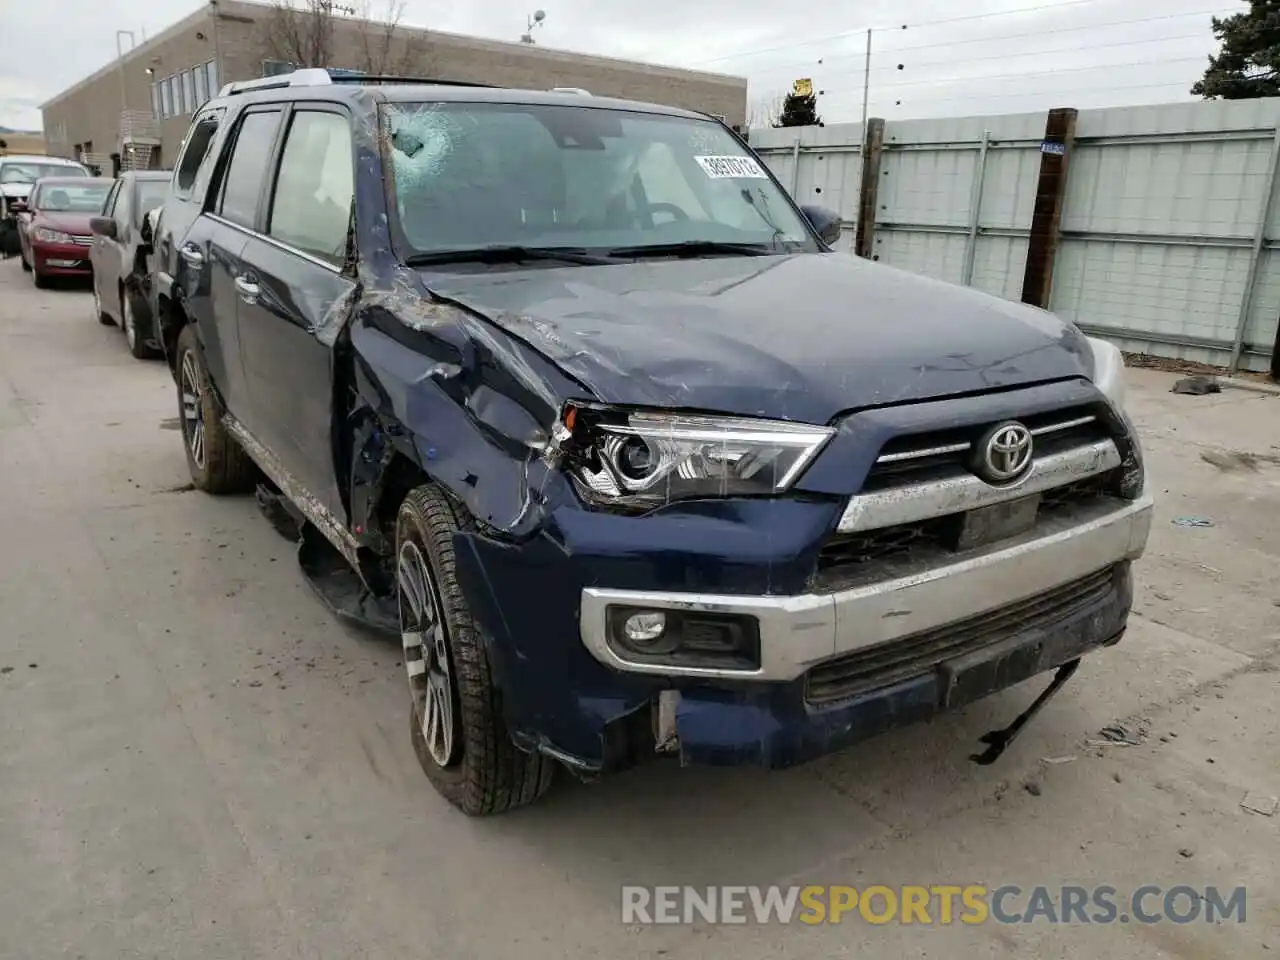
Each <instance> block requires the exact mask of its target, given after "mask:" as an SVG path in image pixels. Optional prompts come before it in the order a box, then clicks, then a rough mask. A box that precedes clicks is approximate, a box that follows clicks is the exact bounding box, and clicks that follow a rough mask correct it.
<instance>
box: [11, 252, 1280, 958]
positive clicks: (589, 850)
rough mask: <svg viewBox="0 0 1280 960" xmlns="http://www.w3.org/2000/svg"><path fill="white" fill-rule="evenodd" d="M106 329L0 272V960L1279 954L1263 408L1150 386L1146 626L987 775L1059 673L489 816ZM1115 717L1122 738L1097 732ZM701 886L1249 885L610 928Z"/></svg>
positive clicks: (1268, 480) (1135, 629)
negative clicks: (1038, 917)
mask: <svg viewBox="0 0 1280 960" xmlns="http://www.w3.org/2000/svg"><path fill="white" fill-rule="evenodd" d="M90 313H91V311H90V296H89V293H88V291H87V290H85V289H83V288H68V289H62V290H53V291H48V292H40V291H36V290H34V289H33V288H32V286H31V284H30V281H29V279H28V278H27V277H26V276H25V275H23V274H21V273H20V272H19V268H18V263H17V261H16V260H11V261H7V262H3V263H0V530H3V538H2V540H0V670H2V671H3V672H0V864H3V870H4V883H3V885H0V957H3V958H14V960H19V958H21V960H26V958H31V960H49V958H52V957H68V958H75V957H83V958H123V957H164V958H166V960H171V958H182V960H202V958H219V960H221V958H230V957H235V958H242V957H305V958H308V960H313V958H341V960H355V958H363V957H377V958H381V957H388V958H400V957H417V958H455V957H456V958H473V957H486V958H500V957H519V958H522V960H537V958H548V960H550V958H557V960H559V958H577V957H582V958H588V957H590V958H597V957H610V958H628V957H647V956H663V957H665V958H668V960H685V958H696V957H707V958H722V957H727V956H733V957H735V958H737V960H757V958H766V957H787V958H789V960H809V958H812V960H818V958H824V960H825V958H832V957H838V956H864V957H865V956H885V957H889V956H893V957H898V956H913V957H923V956H934V957H1006V956H1008V957H1014V956H1018V957H1025V956H1036V957H1039V958H1045V960H1047V958H1052V957H1068V956H1071V957H1080V956H1090V957H1095V958H1104V957H1114V958H1126V960H1140V958H1155V957H1185V958H1191V957H1196V958H1200V957H1230V958H1233V960H1241V958H1254V957H1259V958H1260V957H1280V884H1278V883H1277V874H1278V873H1280V868H1277V864H1278V863H1280V813H1277V814H1275V815H1273V816H1265V815H1262V814H1259V813H1254V812H1250V811H1248V810H1246V809H1244V808H1243V807H1242V806H1241V801H1242V799H1243V798H1244V797H1245V796H1246V794H1251V795H1252V796H1253V797H1254V798H1258V797H1262V798H1264V799H1265V798H1266V797H1274V796H1278V795H1280V761H1277V757H1278V756H1280V748H1278V747H1277V744H1278V743H1280V697H1278V696H1277V679H1278V677H1280V674H1277V672H1276V670H1277V663H1278V662H1280V661H1278V659H1277V651H1278V650H1280V574H1278V572H1277V570H1278V566H1277V565H1278V564H1280V465H1277V460H1278V459H1280V398H1278V397H1274V396H1267V395H1263V394H1256V393H1248V392H1242V391H1227V392H1224V393H1222V394H1219V395H1210V396H1202V397H1193V396H1179V395H1174V394H1171V393H1169V392H1168V391H1169V387H1170V385H1171V384H1172V383H1173V381H1174V380H1175V379H1176V376H1175V375H1173V374H1167V373H1162V372H1158V371H1150V370H1135V371H1131V374H1132V376H1131V380H1130V390H1131V401H1130V407H1131V411H1132V413H1133V415H1134V417H1135V419H1136V421H1137V423H1138V424H1139V426H1140V429H1141V433H1142V436H1143V439H1144V441H1145V445H1146V450H1147V457H1148V462H1149V470H1150V477H1149V483H1150V485H1151V487H1152V488H1153V489H1154V490H1155V492H1156V495H1157V498H1158V500H1157V515H1156V520H1155V526H1154V531H1153V534H1152V539H1151V543H1150V547H1149V552H1148V555H1147V557H1146V558H1145V559H1144V560H1143V561H1142V562H1141V564H1140V566H1139V569H1138V578H1139V581H1140V586H1139V593H1138V597H1137V601H1136V610H1135V615H1134V617H1133V620H1132V623H1131V627H1130V630H1129V633H1128V635H1127V637H1126V638H1125V639H1124V641H1123V642H1122V643H1121V644H1120V645H1119V646H1117V647H1115V648H1114V649H1111V650H1108V651H1104V652H1101V653H1098V654H1097V655H1094V656H1092V657H1090V658H1088V659H1087V660H1086V661H1085V663H1084V665H1083V666H1082V668H1081V670H1080V672H1079V673H1078V674H1077V676H1076V678H1075V679H1074V680H1073V681H1072V682H1071V684H1070V685H1069V687H1068V688H1067V689H1066V690H1065V691H1064V692H1063V694H1062V695H1061V696H1060V697H1059V698H1058V699H1056V700H1055V701H1053V702H1052V703H1051V704H1050V706H1049V707H1048V708H1047V709H1046V711H1045V713H1044V714H1043V715H1042V716H1041V717H1040V718H1039V719H1038V720H1036V721H1035V722H1034V723H1033V725H1032V726H1031V727H1030V728H1028V730H1027V732H1026V733H1025V734H1024V735H1023V737H1022V738H1021V739H1020V740H1019V741H1018V742H1017V743H1016V744H1015V745H1014V746H1013V747H1012V748H1011V749H1010V751H1009V753H1008V754H1006V755H1005V757H1003V758H1002V759H1001V760H1000V761H999V762H998V763H997V764H996V765H994V766H992V767H989V768H979V767H976V766H974V765H973V764H971V763H969V762H968V761H967V759H966V757H967V755H968V754H969V753H970V752H972V750H973V749H974V748H975V746H976V740H977V737H978V736H979V735H980V734H981V733H983V732H984V731H986V730H989V729H991V728H993V727H996V726H1002V725H1003V724H1004V723H1006V722H1008V721H1009V720H1010V719H1012V717H1013V716H1014V715H1015V714H1016V713H1017V712H1018V711H1019V710H1021V709H1022V708H1023V707H1025V706H1026V705H1027V704H1028V703H1029V702H1030V701H1031V700H1032V699H1033V698H1034V696H1035V695H1036V693H1037V692H1038V691H1039V689H1040V688H1041V686H1042V685H1043V681H1034V682H1031V683H1028V684H1024V685H1023V686H1021V687H1018V688H1015V689H1013V690H1010V691H1007V692H1005V693H1004V694H1002V695H999V696H996V697H993V698H989V699H988V700H985V701H983V702H981V703H979V704H976V705H974V706H972V707H970V708H968V709H965V710H963V711H960V712H957V713H954V714H951V715H948V716H946V717H943V718H941V719H939V720H938V721H936V722H934V723H931V724H928V725H923V726H919V727H915V728H912V729H909V730H903V731H899V732H897V733H894V734H891V735H888V736H885V737H883V738H880V739H878V740H875V741H872V742H869V743H866V744H864V745H862V746H860V747H858V748H856V749H853V750H850V751H847V752H845V753H842V754H840V755H838V756H834V757H831V758H829V759H827V760H824V761H821V762H818V763H814V764H811V765H808V766H805V767H801V768H798V769H795V770H791V771H787V772H784V773H775V774H764V773H760V772H756V771H751V770H741V771H725V770H701V769H683V770H682V769H679V768H678V767H672V766H655V767H651V768H646V769H642V770H639V771H635V772H633V773H629V774H625V775H622V776H620V777H618V778H615V779H612V780H610V781H607V782H605V783H601V784H598V785H594V786H584V785H579V784H575V783H572V782H562V784H561V785H560V786H558V787H557V788H556V789H555V790H554V791H553V792H552V793H551V795H550V796H548V797H547V798H546V800H545V801H544V802H542V803H541V804H539V805H537V806H535V807H533V808H531V809H528V810H524V811H521V812H518V813H516V814H513V815H510V816H506V817H501V818H497V819H492V820H486V821H472V820H468V819H466V818H464V817H462V816H461V815H459V814H457V813H455V812H454V811H453V810H452V809H450V808H449V807H447V805H446V804H445V803H444V802H443V801H442V800H440V799H439V798H438V797H437V796H436V795H435V794H434V793H433V792H432V790H431V789H430V788H429V786H428V785H427V782H426V780H425V778H424V777H423V776H422V774H421V772H420V770H419V768H418V765H417V762H416V760H415V759H414V756H413V752H412V749H411V747H410V743H409V737H408V729H407V726H408V723H407V709H408V707H407V697H406V695H405V691H404V689H403V685H404V679H403V673H402V668H401V667H400V666H399V665H398V659H399V655H400V654H399V650H398V649H396V646H395V645H394V644H392V645H388V644H386V643H384V642H382V641H379V640H376V639H371V638H369V637H367V636H365V635H363V634H360V633H358V632H355V631H353V630H350V629H347V628H345V627H343V626H341V625H339V624H338V623H336V622H334V620H332V619H331V618H330V617H329V616H328V614H327V613H326V612H325V610H324V608H323V607H322V606H321V605H320V604H319V603H318V602H317V601H316V600H315V598H314V597H313V596H312V595H311V594H310V592H309V590H308V588H307V587H306V585H305V583H304V582H303V580H302V578H301V576H300V574H299V573H298V571H297V568H296V564H295V560H294V556H293V552H292V550H291V549H290V546H289V544H287V543H286V542H284V541H283V540H282V539H281V538H280V537H279V536H278V535H277V534H276V533H275V532H274V531H273V530H272V529H271V528H270V527H269V526H268V525H267V523H266V522H265V521H264V520H263V519H262V518H261V517H260V515H259V514H258V512H257V510H256V508H255V506H254V503H253V501H252V499H251V498H231V499H215V498H211V497H207V496H204V495H202V494H199V493H194V492H190V491H189V490H187V489H186V487H185V484H186V483H187V476H186V466H185V463H184V460H183V455H182V449H181V446H180V439H179V433H178V432H177V421H176V415H177V405H176V401H175V396H174V387H173V384H172V381H171V380H170V379H169V377H168V374H167V371H166V370H165V369H164V367H163V365H161V364H158V363H142V362H138V361H136V360H133V359H132V358H130V357H129V356H128V354H127V353H126V351H125V346H124V343H123V337H122V336H121V335H120V333H119V331H118V330H116V329H114V328H107V327H103V326H101V325H99V324H98V323H97V322H96V320H95V319H94V317H92V316H91V315H90ZM1238 453H1244V454H1247V455H1252V456H1245V457H1240V456H1236V455H1234V454H1238ZM1179 520H1182V523H1181V524H1180V523H1178V521H1179ZM1199 522H1206V523H1207V524H1208V525H1194V524H1196V523H1199ZM1117 722H1119V723H1122V724H1123V725H1124V727H1125V729H1126V730H1127V731H1128V732H1129V733H1130V734H1131V739H1132V740H1134V741H1135V742H1134V743H1132V744H1128V745H1125V744H1114V745H1109V746H1098V745H1096V743H1095V744H1091V743H1090V741H1097V740H1098V739H1099V731H1100V730H1101V729H1102V728H1103V727H1106V726H1108V725H1111V724H1113V723H1117ZM1050 759H1051V760H1056V761H1060V762H1054V763H1050V762H1048V760H1050ZM711 883H719V884H767V883H782V884H824V883H833V884H852V885H856V886H859V887H865V886H866V885H868V884H875V883H879V884H887V885H891V886H894V885H898V884H904V883H918V884H926V885H936V884H965V883H982V884H985V885H987V886H988V887H992V888H994V887H996V886H1000V885H1002V884H1018V885H1020V886H1022V887H1023V888H1024V889H1029V888H1031V887H1033V886H1035V885H1040V884H1043V885H1046V886H1050V887H1057V886H1060V885H1062V884H1064V883H1069V884H1080V885H1085V886H1094V885H1098V884H1107V885H1111V886H1113V887H1115V888H1117V889H1118V890H1120V891H1131V890H1133V889H1135V888H1137V887H1138V886H1140V885H1142V884H1156V885H1159V886H1161V887H1164V888H1169V887H1172V886H1175V885H1178V884H1187V885H1191V886H1193V887H1201V888H1202V887H1204V886H1205V885H1216V886H1218V887H1219V888H1225V889H1231V888H1234V887H1237V886H1244V887H1246V888H1247V896H1248V899H1247V915H1246V920H1245V922H1244V923H1242V924H1240V923H1217V924H1206V923H1204V922H1196V923H1188V924H1175V923H1172V922H1169V921H1165V922H1162V923H1155V924H1139V923H1127V924H1122V923H1119V922H1117V923H1113V924H1097V923H1094V924H1079V923H1074V924H1059V925H1055V924H1051V923H1047V922H1036V923H1032V924H1002V923H996V922H989V923H986V924H981V925H976V926H962V925H950V926H942V925H933V926H926V925H921V924H912V925H902V924H898V923H890V924H885V925H874V924H870V923H867V922H864V921H862V920H861V919H858V918H856V917H852V918H847V919H846V922H845V923H842V924H839V925H821V926H816V927H805V926H802V925H788V926H782V925H765V926H759V925H755V924H749V925H746V926H717V927H710V926H706V925H698V926H664V927H639V926H628V925H624V924H623V923H622V922H621V914H620V903H621V895H620V888H621V886H622V885H623V884H698V885H705V884H711Z"/></svg>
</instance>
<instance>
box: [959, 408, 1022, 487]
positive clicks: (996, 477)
mask: <svg viewBox="0 0 1280 960" xmlns="http://www.w3.org/2000/svg"><path fill="white" fill-rule="evenodd" d="M1031 447H1032V440H1031V431H1030V430H1028V429H1027V428H1026V427H1025V426H1023V425H1022V424H1020V423H1018V422H1017V421H1016V420H1010V421H1007V422H1005V423H998V424H996V425H995V426H994V427H992V428H991V429H990V430H988V431H987V432H986V433H984V434H983V435H982V437H981V439H979V440H978V442H977V443H976V444H975V445H974V457H973V464H972V466H973V472H974V473H976V474H977V475H978V476H979V477H981V478H982V479H983V480H985V481H987V483H993V484H1000V483H1009V482H1011V481H1013V480H1017V479H1019V478H1020V477H1022V476H1023V475H1024V474H1025V473H1026V472H1027V470H1028V469H1029V468H1030V466H1031Z"/></svg>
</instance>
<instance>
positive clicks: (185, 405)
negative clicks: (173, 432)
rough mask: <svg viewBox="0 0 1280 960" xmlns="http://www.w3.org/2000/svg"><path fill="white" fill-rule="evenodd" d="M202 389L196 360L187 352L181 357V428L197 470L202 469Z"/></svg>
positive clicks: (203, 451) (203, 453) (203, 449)
mask: <svg viewBox="0 0 1280 960" xmlns="http://www.w3.org/2000/svg"><path fill="white" fill-rule="evenodd" d="M201 397H202V389H201V383H200V371H199V370H197V369H196V358H195V356H194V355H193V354H192V353H191V351H190V350H188V351H187V352H186V353H184V354H183V355H182V426H183V432H184V433H186V435H187V449H188V450H190V451H191V459H192V460H193V461H194V462H195V465H196V467H197V468H198V469H200V470H203V469H204V455H205V448H204V447H205V445H204V404H203V403H202V402H201Z"/></svg>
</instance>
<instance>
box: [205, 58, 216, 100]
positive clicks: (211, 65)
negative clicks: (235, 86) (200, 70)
mask: <svg viewBox="0 0 1280 960" xmlns="http://www.w3.org/2000/svg"><path fill="white" fill-rule="evenodd" d="M204 70H205V73H207V74H208V75H209V96H211V97H216V96H217V95H218V61H216V60H210V61H209V62H208V63H206V64H205V65H204Z"/></svg>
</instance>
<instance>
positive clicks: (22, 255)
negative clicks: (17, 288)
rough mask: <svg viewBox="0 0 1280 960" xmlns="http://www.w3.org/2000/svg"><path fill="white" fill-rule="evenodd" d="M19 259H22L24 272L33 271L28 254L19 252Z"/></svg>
mask: <svg viewBox="0 0 1280 960" xmlns="http://www.w3.org/2000/svg"><path fill="white" fill-rule="evenodd" d="M18 259H19V260H21V261H22V272H23V273H30V272H31V264H29V263H27V255H26V254H25V253H19V254H18Z"/></svg>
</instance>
